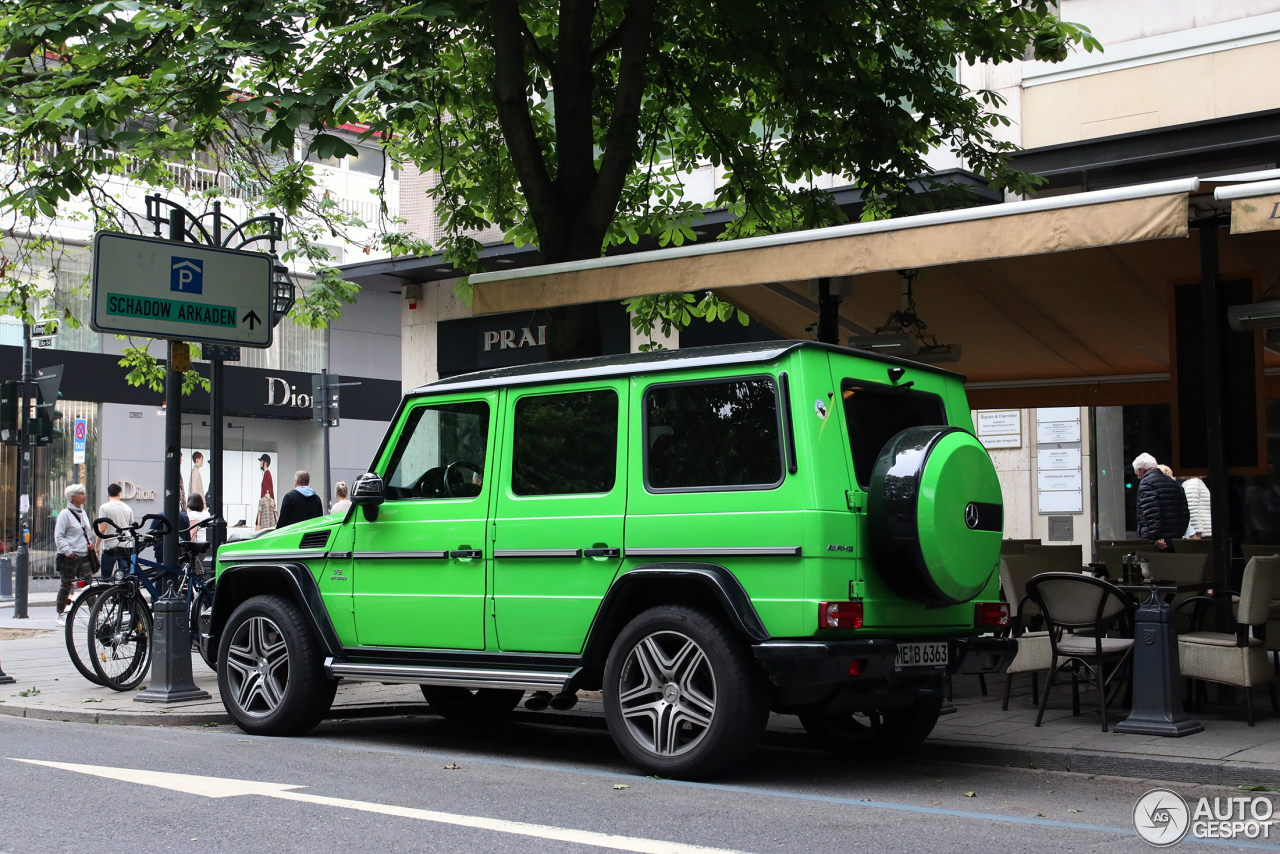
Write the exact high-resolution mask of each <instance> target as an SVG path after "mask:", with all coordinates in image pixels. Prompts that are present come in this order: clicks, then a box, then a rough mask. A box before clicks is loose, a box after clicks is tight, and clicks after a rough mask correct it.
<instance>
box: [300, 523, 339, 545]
mask: <svg viewBox="0 0 1280 854" xmlns="http://www.w3.org/2000/svg"><path fill="white" fill-rule="evenodd" d="M330 533H332V529H331V528H325V529H324V530H323V531H311V532H309V533H306V534H303V535H302V542H301V543H298V548H300V549H322V548H324V547H325V546H327V545H328V544H329V534H330Z"/></svg>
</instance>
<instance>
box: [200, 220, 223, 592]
mask: <svg viewBox="0 0 1280 854" xmlns="http://www.w3.org/2000/svg"><path fill="white" fill-rule="evenodd" d="M213 245H214V246H221V245H222V202H219V201H216V200H215V201H214V203H213ZM221 349H222V348H219V351H221ZM222 364H223V363H222V360H221V359H210V360H209V427H210V429H209V456H210V457H211V458H212V459H210V460H209V490H208V495H209V504H208V506H207V507H205V509H206V510H208V511H209V512H210V513H211V514H213V515H214V516H217V517H219V518H222V452H223V448H222V431H223V428H224V427H225V426H226V425H225V424H224V423H223V421H222V379H223V377H222ZM226 530H227V529H226V528H225V527H223V526H221V525H215V526H214V527H212V528H207V529H206V530H205V536H206V537H207V538H208V539H209V560H210V561H211V562H212V565H213V566H215V567H216V566H217V565H218V547H219V546H221V545H222V538H223V537H224V536H226Z"/></svg>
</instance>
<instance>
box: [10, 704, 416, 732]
mask: <svg viewBox="0 0 1280 854" xmlns="http://www.w3.org/2000/svg"><path fill="white" fill-rule="evenodd" d="M429 714H432V712H431V710H430V709H429V708H428V706H427V704H426V703H395V704H386V705H357V706H335V707H334V708H333V709H332V710H330V712H329V714H328V715H327V716H326V717H325V720H348V719H352V718H379V717H395V716H400V715H429ZM0 715H6V716H8V717H15V718H31V719H32V720H38V721H61V722H63V723H79V724H110V725H113V726H173V727H181V726H205V725H208V724H230V723H232V720H231V716H230V715H228V714H227V713H226V712H225V711H216V712H184V711H183V710H181V709H176V710H174V711H172V712H166V711H159V710H157V711H142V712H120V711H112V712H93V711H88V710H82V709H58V708H49V707H46V706H15V705H12V704H9V703H3V704H0Z"/></svg>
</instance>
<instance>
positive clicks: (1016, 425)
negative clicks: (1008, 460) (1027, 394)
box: [977, 409, 1022, 448]
mask: <svg viewBox="0 0 1280 854" xmlns="http://www.w3.org/2000/svg"><path fill="white" fill-rule="evenodd" d="M977 416H978V418H977V428H978V441H979V442H981V443H982V447H984V448H1021V447H1022V410H1020V409H979V410H978V411H977Z"/></svg>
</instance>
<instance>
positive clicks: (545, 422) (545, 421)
mask: <svg viewBox="0 0 1280 854" xmlns="http://www.w3.org/2000/svg"><path fill="white" fill-rule="evenodd" d="M617 468H618V395H617V394H616V393H615V392H612V391H588V392H581V393H577V394H548V395H540V396H537V397H524V398H521V399H520V401H519V402H518V403H517V404H516V409H515V423H514V429H513V440H512V449H511V491H512V492H514V493H515V494H516V495H578V494H587V493H603V492H608V491H610V490H611V489H613V484H614V480H615V477H616V474H617Z"/></svg>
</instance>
